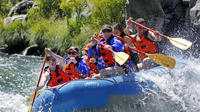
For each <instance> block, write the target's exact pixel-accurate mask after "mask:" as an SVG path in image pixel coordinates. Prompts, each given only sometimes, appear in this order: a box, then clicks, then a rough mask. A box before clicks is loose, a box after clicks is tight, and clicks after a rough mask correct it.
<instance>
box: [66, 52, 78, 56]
mask: <svg viewBox="0 0 200 112" xmlns="http://www.w3.org/2000/svg"><path fill="white" fill-rule="evenodd" d="M68 54H69V55H70V54H72V55H75V54H77V52H68Z"/></svg>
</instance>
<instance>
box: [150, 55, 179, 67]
mask: <svg viewBox="0 0 200 112" xmlns="http://www.w3.org/2000/svg"><path fill="white" fill-rule="evenodd" d="M146 55H147V56H148V57H149V58H151V59H152V60H153V61H154V62H156V63H157V64H159V65H161V66H164V67H166V68H169V69H173V68H174V67H175V64H176V61H175V59H174V58H171V57H169V56H166V55H163V54H146Z"/></svg>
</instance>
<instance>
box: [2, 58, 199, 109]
mask: <svg viewBox="0 0 200 112" xmlns="http://www.w3.org/2000/svg"><path fill="white" fill-rule="evenodd" d="M176 60H177V64H176V67H175V69H173V70H167V69H165V68H163V69H159V70H158V69H154V70H151V71H150V72H148V73H146V72H144V74H142V75H143V76H144V77H145V78H146V79H149V80H152V81H154V82H155V84H156V85H157V86H158V87H159V88H160V91H152V92H151V93H146V94H145V95H144V96H143V97H142V98H138V99H137V100H135V99H133V102H131V103H132V105H133V106H128V108H129V109H128V112H129V111H130V112H131V111H133V110H134V112H185V111H186V112H197V111H200V97H199V96H200V91H199V89H200V64H199V63H198V62H200V60H199V59H195V58H190V59H183V58H180V57H179V58H177V59H176ZM41 65H42V58H41V57H35V56H21V55H11V56H9V55H6V54H0V102H1V105H0V112H26V111H27V110H28V108H29V106H27V105H26V99H27V98H28V97H29V96H30V95H31V94H32V93H33V92H34V91H33V88H34V87H35V85H36V83H37V79H38V75H39V72H40V69H41ZM166 70H167V71H168V72H167V74H165V75H163V71H166ZM134 100H135V101H136V103H135V101H134ZM123 105H127V104H122V105H121V106H113V109H112V110H111V111H117V112H124V110H123V108H121V107H123Z"/></svg>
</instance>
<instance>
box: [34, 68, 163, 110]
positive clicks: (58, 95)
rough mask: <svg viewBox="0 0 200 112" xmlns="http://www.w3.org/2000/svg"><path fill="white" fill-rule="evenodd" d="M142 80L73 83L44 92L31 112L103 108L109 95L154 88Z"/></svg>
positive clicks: (133, 77)
mask: <svg viewBox="0 0 200 112" xmlns="http://www.w3.org/2000/svg"><path fill="white" fill-rule="evenodd" d="M156 68H157V69H159V68H161V69H163V68H162V67H156ZM164 71H166V69H164ZM141 78H142V77H141V76H140V73H138V74H137V75H135V74H129V75H122V76H117V77H113V78H106V79H100V80H74V81H71V82H68V83H66V84H63V85H60V86H59V87H57V88H56V89H46V90H44V91H43V92H42V93H41V94H40V95H39V96H38V97H37V98H36V99H35V102H34V105H33V112H39V111H40V112H41V111H42V112H48V111H51V112H71V111H73V110H79V109H87V108H104V107H106V105H107V104H108V102H109V98H110V96H111V95H140V94H142V93H143V91H144V88H148V89H154V87H153V85H154V83H153V82H151V81H148V80H147V81H138V80H139V79H141ZM142 80H143V79H142Z"/></svg>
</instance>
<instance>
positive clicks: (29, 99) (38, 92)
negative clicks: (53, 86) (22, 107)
mask: <svg viewBox="0 0 200 112" xmlns="http://www.w3.org/2000/svg"><path fill="white" fill-rule="evenodd" d="M71 62H72V61H71V60H70V61H69V62H68V63H67V64H66V65H65V67H64V70H65V69H66V68H67V67H68V66H69V64H70V63H71ZM41 92H43V91H42V90H40V91H37V94H36V97H37V96H38V95H39V94H40V93H41ZM33 97H34V94H32V95H31V96H30V97H29V98H27V100H26V104H27V105H29V104H30V102H31V99H32V98H33Z"/></svg>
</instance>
